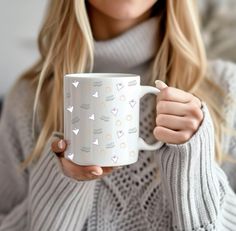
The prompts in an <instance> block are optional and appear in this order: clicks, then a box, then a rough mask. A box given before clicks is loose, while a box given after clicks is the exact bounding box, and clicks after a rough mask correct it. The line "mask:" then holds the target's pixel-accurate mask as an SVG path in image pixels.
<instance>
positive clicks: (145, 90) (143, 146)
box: [138, 86, 164, 151]
mask: <svg viewBox="0 0 236 231" xmlns="http://www.w3.org/2000/svg"><path fill="white" fill-rule="evenodd" d="M140 88H141V90H140V95H139V99H141V98H142V97H143V96H144V95H146V94H155V95H158V93H159V92H160V90H159V89H157V88H155V87H151V86H140ZM163 144H164V143H163V142H161V141H157V142H156V143H154V144H147V143H146V142H145V141H144V140H143V139H142V138H141V137H139V140H138V149H139V150H149V151H154V150H157V149H159V148H160V147H161V146H162V145H163Z"/></svg>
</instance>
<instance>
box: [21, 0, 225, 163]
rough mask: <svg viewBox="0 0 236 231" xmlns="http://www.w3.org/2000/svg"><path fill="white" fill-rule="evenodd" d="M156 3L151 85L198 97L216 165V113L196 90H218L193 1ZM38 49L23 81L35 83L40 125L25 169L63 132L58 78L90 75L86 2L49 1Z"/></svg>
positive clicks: (208, 99)
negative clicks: (210, 129) (206, 113)
mask: <svg viewBox="0 0 236 231" xmlns="http://www.w3.org/2000/svg"><path fill="white" fill-rule="evenodd" d="M156 4H157V5H156V8H158V7H159V8H160V7H162V9H161V10H160V17H161V18H160V19H161V20H160V24H161V27H162V31H163V33H162V35H160V36H162V38H161V41H162V42H161V44H160V49H159V50H158V53H157V55H156V58H155V61H154V65H153V72H152V73H153V75H152V77H153V79H152V81H153V82H154V80H155V79H161V80H163V81H165V82H167V84H168V85H169V86H173V87H177V88H180V89H183V90H185V91H188V92H191V93H193V94H195V95H197V96H198V97H200V98H201V99H202V100H204V101H205V102H206V103H207V104H208V106H209V108H210V112H211V115H212V118H213V121H214V126H215V134H216V136H215V144H216V160H217V161H219V162H220V161H221V159H222V152H221V149H220V137H221V133H222V130H221V126H220V124H221V122H222V121H221V117H220V114H221V110H220V108H219V105H218V104H217V101H214V99H215V98H216V97H211V96H210V95H208V93H207V91H203V90H201V89H206V87H214V88H215V89H216V90H218V89H217V87H216V86H214V84H213V83H211V82H210V81H209V79H208V78H206V70H207V60H206V54H205V48H204V45H203V42H202V38H201V34H200V29H199V28H200V26H199V20H198V14H197V6H196V2H195V1H194V0H174V1H173V0H159V1H158V2H157V3H156ZM157 26H159V25H157ZM38 45H39V51H40V54H41V57H40V60H39V61H38V62H37V63H36V64H35V65H34V66H33V67H32V68H31V69H30V70H29V71H27V72H26V73H25V74H24V75H23V76H22V78H24V79H29V80H30V81H32V82H33V83H34V87H35V91H36V96H35V102H34V120H33V125H34V126H35V123H36V119H35V118H36V117H40V120H41V121H43V124H42V127H41V128H40V131H39V133H38V134H37V139H36V145H35V147H34V149H33V152H32V154H31V155H29V157H28V159H27V160H26V161H25V164H26V165H28V164H29V163H31V162H32V161H33V160H37V159H38V158H39V157H40V155H41V153H42V150H43V148H44V146H45V143H46V142H47V140H48V139H49V137H50V136H51V134H52V132H53V131H59V132H63V76H64V75H65V74H66V73H74V72H91V71H92V70H93V36H92V32H91V28H90V24H89V18H88V15H87V10H86V5H85V0H51V1H50V4H49V7H48V10H47V13H46V17H45V21H44V23H43V26H42V29H41V31H40V34H39V37H38ZM200 86H201V87H200ZM218 92H219V91H218ZM39 109H40V110H39Z"/></svg>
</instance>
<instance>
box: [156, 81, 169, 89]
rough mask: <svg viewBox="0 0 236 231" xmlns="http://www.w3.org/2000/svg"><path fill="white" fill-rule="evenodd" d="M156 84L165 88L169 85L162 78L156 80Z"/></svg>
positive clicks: (159, 87) (160, 87)
mask: <svg viewBox="0 0 236 231" xmlns="http://www.w3.org/2000/svg"><path fill="white" fill-rule="evenodd" d="M155 84H156V87H157V88H158V89H163V88H165V87H167V85H166V84H165V83H164V82H162V81H161V80H156V81H155Z"/></svg>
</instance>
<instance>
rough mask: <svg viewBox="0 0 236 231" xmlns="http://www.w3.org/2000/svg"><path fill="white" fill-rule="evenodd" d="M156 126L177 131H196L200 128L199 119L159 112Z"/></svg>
mask: <svg viewBox="0 0 236 231" xmlns="http://www.w3.org/2000/svg"><path fill="white" fill-rule="evenodd" d="M156 126H157V127H165V128H168V129H171V130H175V131H180V130H190V131H192V132H194V131H195V130H196V129H197V128H198V121H197V120H196V119H195V118H193V117H180V116H175V115H165V114H159V115H158V116H157V117H156Z"/></svg>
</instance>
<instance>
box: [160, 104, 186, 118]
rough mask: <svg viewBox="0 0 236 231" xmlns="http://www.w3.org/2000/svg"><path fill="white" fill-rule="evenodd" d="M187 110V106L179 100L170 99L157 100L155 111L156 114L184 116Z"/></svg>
mask: <svg viewBox="0 0 236 231" xmlns="http://www.w3.org/2000/svg"><path fill="white" fill-rule="evenodd" d="M188 110H189V108H188V106H187V105H186V104H183V103H179V102H171V101H159V102H158V103H157V105H156V111H157V115H158V114H169V115H178V116H184V115H185V114H186V112H187V111H188Z"/></svg>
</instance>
